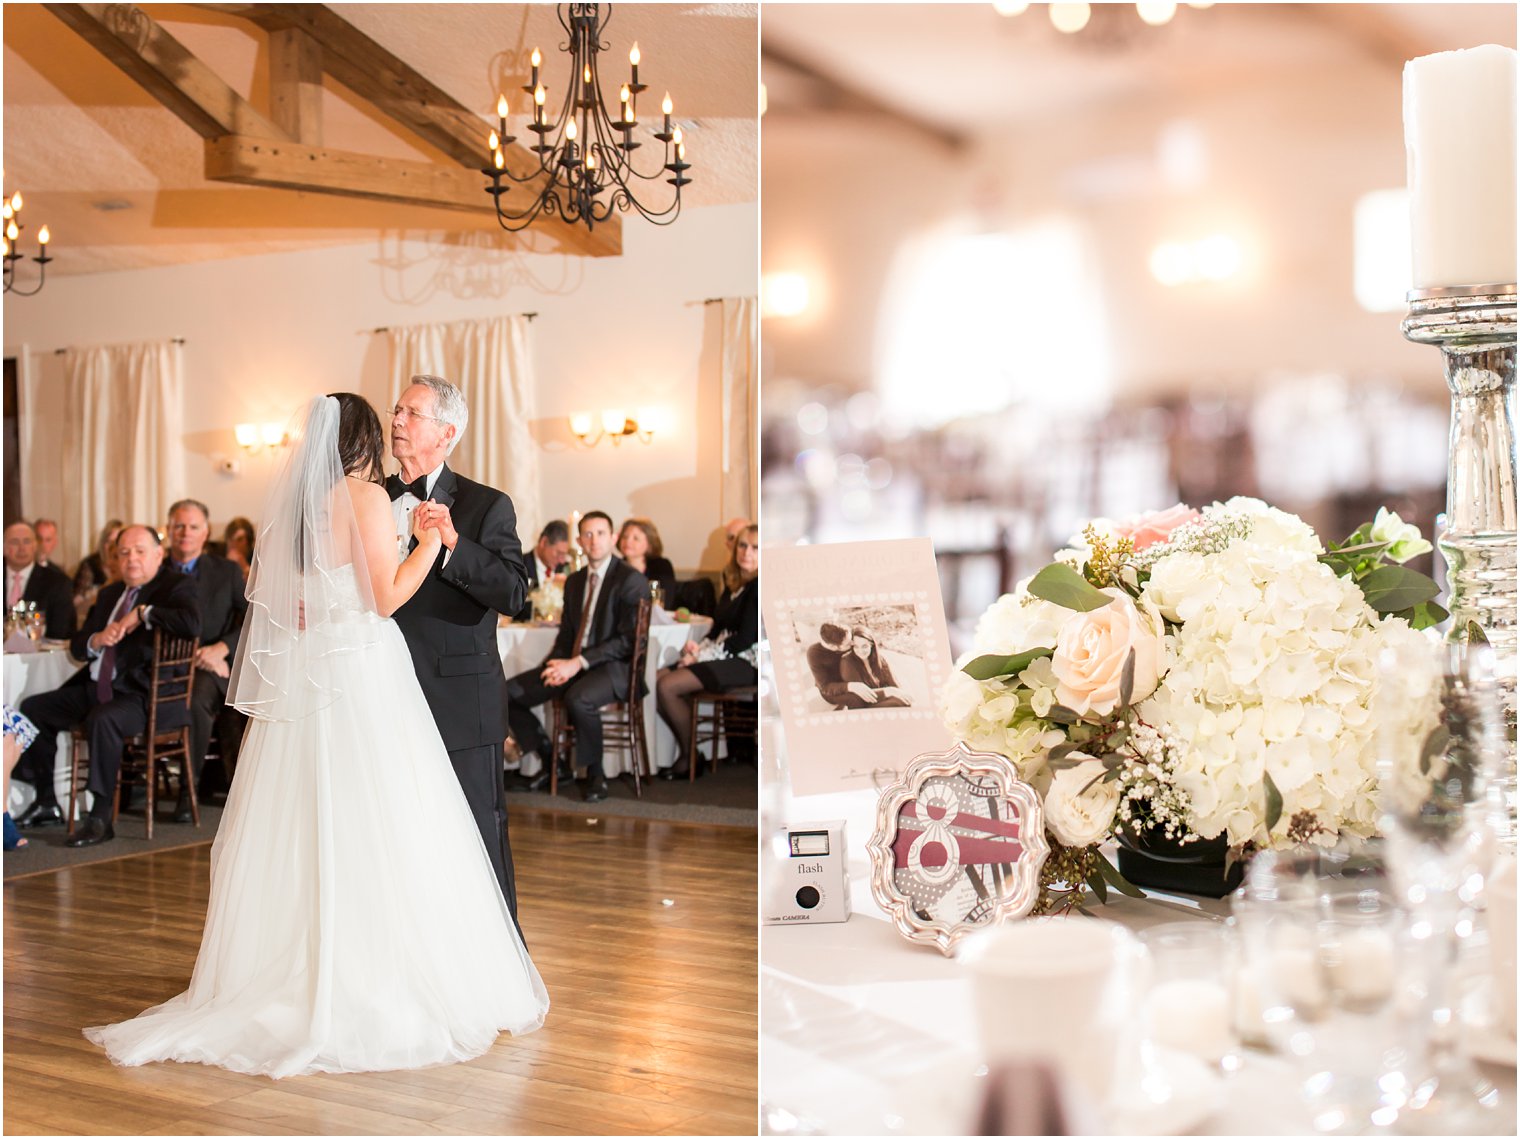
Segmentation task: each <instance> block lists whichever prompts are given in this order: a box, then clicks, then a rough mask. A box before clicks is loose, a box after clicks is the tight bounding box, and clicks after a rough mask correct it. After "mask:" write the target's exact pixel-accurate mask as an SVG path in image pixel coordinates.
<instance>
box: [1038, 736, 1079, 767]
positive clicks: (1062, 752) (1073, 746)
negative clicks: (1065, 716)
mask: <svg viewBox="0 0 1520 1139" xmlns="http://www.w3.org/2000/svg"><path fill="white" fill-rule="evenodd" d="M1081 750H1082V745H1081V744H1079V743H1078V742H1077V741H1076V740H1067V741H1066V742H1065V743H1064V744H1056V746H1055V747H1053V748H1051V749H1050V752H1049V754H1048V755H1047V757H1046V758H1047V759H1048V760H1049V762H1051V763H1060V762H1061V761H1062V760H1063V759H1065V758H1066V757H1067V756H1068V755H1070V754H1071V753H1072V752H1074V751H1081ZM1073 762H1074V763H1081V762H1083V761H1082V760H1080V759H1078V760H1075V761H1073Z"/></svg>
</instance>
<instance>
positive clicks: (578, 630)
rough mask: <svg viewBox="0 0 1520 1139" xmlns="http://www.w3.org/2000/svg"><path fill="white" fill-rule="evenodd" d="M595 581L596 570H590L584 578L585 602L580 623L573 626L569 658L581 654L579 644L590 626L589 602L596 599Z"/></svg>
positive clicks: (581, 643) (583, 641)
mask: <svg viewBox="0 0 1520 1139" xmlns="http://www.w3.org/2000/svg"><path fill="white" fill-rule="evenodd" d="M597 581H598V578H597V576H596V571H595V570H592V571H591V576H590V577H588V578H587V579H586V604H585V605H583V606H581V623H580V624H579V625H577V626H576V627H575V647H574V648H573V649H571V650H570V659H571V660H574V659H575V658H576V657H578V656H580V655H581V646H582V645H584V644H585V643H586V631H587V630H588V629H590V628H591V603H592V601H594V600H595V599H596V583H597Z"/></svg>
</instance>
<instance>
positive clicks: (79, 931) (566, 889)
mask: <svg viewBox="0 0 1520 1139" xmlns="http://www.w3.org/2000/svg"><path fill="white" fill-rule="evenodd" d="M126 825H127V826H133V825H141V824H140V823H136V824H134V823H133V822H132V821H128V822H127V823H126ZM409 839H410V836H408V835H397V836H396V841H397V842H398V843H406V842H408V841H409ZM512 849H513V855H514V857H515V859H516V862H517V882H518V898H519V903H520V905H521V911H522V912H521V917H522V922H523V927H524V929H525V931H526V934H527V938H528V944H529V948H530V949H531V951H532V953H533V960H534V962H535V963H536V964H537V966H538V969H539V972H540V973H542V974H543V978H544V983H545V985H546V986H547V987H548V989H549V998H550V1001H551V1006H550V1009H549V1017H548V1020H547V1021H546V1022H545V1024H544V1027H543V1028H542V1029H540V1030H539V1031H538V1032H536V1033H533V1034H531V1035H528V1036H524V1037H521V1038H514V1037H511V1036H505V1035H504V1036H502V1037H501V1038H499V1039H498V1040H497V1042H496V1046H495V1047H494V1048H492V1049H491V1051H490V1052H488V1053H487V1054H486V1055H484V1056H482V1057H480V1058H479V1059H477V1060H475V1061H473V1062H471V1063H469V1064H455V1065H450V1066H447V1067H440V1068H427V1069H423V1070H421V1071H413V1072H373V1073H364V1074H360V1075H343V1076H333V1075H318V1076H304V1077H296V1078H292V1079H286V1080H278V1081H275V1080H270V1079H267V1078H265V1077H261V1076H242V1075H237V1074H235V1073H232V1072H227V1071H223V1070H222V1069H220V1068H210V1067H205V1066H202V1065H199V1064H172V1063H171V1064H153V1065H147V1066H144V1067H141V1068H117V1067H115V1066H114V1065H113V1064H111V1062H110V1061H109V1060H107V1059H106V1057H105V1054H104V1053H103V1052H101V1051H100V1050H99V1049H97V1048H96V1047H95V1046H94V1045H92V1044H90V1043H89V1041H87V1040H85V1038H84V1037H83V1036H82V1035H80V1028H81V1027H82V1026H84V1025H89V1024H102V1023H108V1022H112V1021H116V1020H121V1019H124V1018H126V1017H127V1016H130V1015H132V1014H134V1013H136V1012H139V1011H141V1010H142V1009H144V1008H146V1007H147V1006H149V1005H152V1004H156V1003H158V1002H159V1001H163V1000H166V999H167V998H169V997H171V996H173V995H174V994H176V993H179V992H181V991H183V989H184V988H185V986H186V984H187V982H188V981H189V978H190V970H191V966H192V964H193V963H194V960H195V953H196V950H197V948H198V947H199V944H200V929H201V921H202V918H203V917H204V914H205V909H206V894H207V889H208V875H209V872H210V855H211V848H210V846H209V844H208V845H205V846H197V847H185V848H179V849H174V850H168V851H163V852H161V853H157V854H148V855H143V856H140V857H135V858H123V859H118V860H115V861H110V862H99V863H94V864H90V865H85V866H81V867H77V868H73V869H68V870H60V871H55V872H53V873H45V874H38V875H35V876H31V877H23V878H20V879H16V880H12V881H10V882H7V883H6V885H5V1085H4V1090H5V1094H4V1122H5V1132H6V1134H11V1135H16V1134H32V1135H47V1134H75V1135H111V1134H128V1135H155V1134H163V1135H237V1134H253V1135H313V1134H369V1135H384V1134H407V1135H413V1134H418V1135H433V1134H439V1135H441V1134H473V1135H492V1134H507V1135H511V1134H546V1135H557V1134H577V1135H580V1134H590V1135H598V1134H608V1135H616V1134H630V1133H634V1134H647V1135H677V1134H717V1135H730V1134H736V1135H753V1134H755V1131H756V1120H757V1110H756V1094H757V1078H756V1032H757V1024H756V1001H755V989H756V938H755V921H756V918H755V914H756V897H755V834H754V831H752V830H748V829H745V828H738V827H707V826H696V825H692V824H686V823H669V822H661V821H655V820H645V819H633V818H617V817H612V816H601V817H588V816H585V815H572V814H565V813H557V812H554V811H549V810H527V811H525V810H516V809H514V811H513V814H512ZM418 856H419V857H426V851H424V850H421V849H419V851H418ZM11 857H14V856H11ZM667 899H668V900H669V901H671V902H672V903H673V904H671V905H665V904H664V902H665V900H667Z"/></svg>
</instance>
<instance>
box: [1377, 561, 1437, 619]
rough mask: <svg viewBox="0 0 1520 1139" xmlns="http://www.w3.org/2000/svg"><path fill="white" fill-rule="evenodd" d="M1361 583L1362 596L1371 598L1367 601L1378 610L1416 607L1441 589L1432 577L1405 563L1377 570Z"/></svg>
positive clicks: (1389, 611)
mask: <svg viewBox="0 0 1520 1139" xmlns="http://www.w3.org/2000/svg"><path fill="white" fill-rule="evenodd" d="M1357 585H1359V586H1361V587H1362V595H1363V596H1364V597H1366V598H1367V604H1368V605H1370V606H1371V607H1372V608H1373V610H1374V611H1375V612H1378V613H1397V612H1399V611H1400V610H1402V609H1413V608H1414V607H1415V606H1416V605H1419V604H1420V603H1421V602H1423V601H1429V600H1431V599H1432V598H1434V597H1435V595H1436V594H1437V593H1439V592H1440V589H1439V588H1438V587H1437V586H1436V583H1435V582H1434V581H1432V580H1431V579H1430V578H1428V577H1426V576H1425V575H1424V574H1422V573H1417V572H1416V571H1414V570H1412V569H1405V568H1404V567H1403V566H1383V567H1382V568H1381V569H1375V570H1373V571H1372V572H1371V573H1369V574H1368V575H1367V576H1366V577H1364V578H1362V580H1361V581H1359V582H1357Z"/></svg>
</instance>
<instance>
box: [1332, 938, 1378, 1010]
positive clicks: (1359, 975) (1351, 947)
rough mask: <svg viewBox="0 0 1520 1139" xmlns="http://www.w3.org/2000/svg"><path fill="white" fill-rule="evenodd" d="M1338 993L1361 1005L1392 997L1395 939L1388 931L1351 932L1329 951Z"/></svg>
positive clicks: (1333, 979) (1334, 982)
mask: <svg viewBox="0 0 1520 1139" xmlns="http://www.w3.org/2000/svg"><path fill="white" fill-rule="evenodd" d="M1327 956H1328V957H1329V965H1330V976H1331V978H1332V983H1333V984H1334V985H1335V988H1336V991H1337V992H1338V993H1340V994H1341V995H1342V996H1343V997H1344V998H1346V999H1347V1000H1350V1001H1354V1002H1356V1003H1358V1004H1361V1003H1366V1002H1374V1001H1383V1000H1387V999H1388V997H1389V996H1391V995H1392V994H1393V980H1394V957H1393V938H1392V937H1390V936H1389V935H1388V933H1387V931H1386V930H1381V929H1353V930H1348V931H1347V932H1346V933H1345V934H1344V935H1343V936H1342V937H1341V938H1340V940H1339V941H1338V942H1336V943H1335V944H1334V945H1333V946H1332V947H1331V948H1330V949H1329V950H1328V951H1327Z"/></svg>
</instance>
